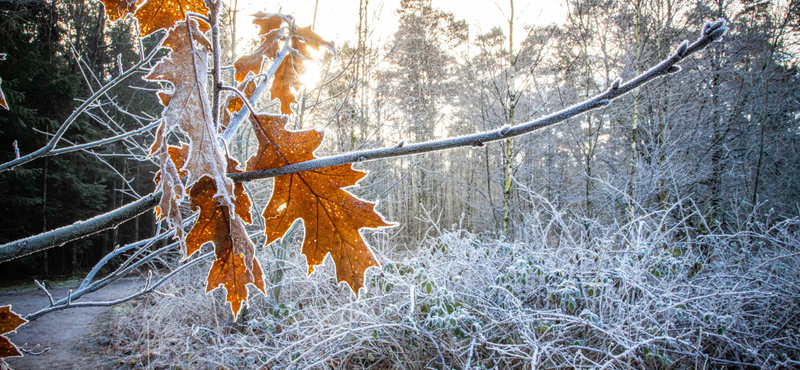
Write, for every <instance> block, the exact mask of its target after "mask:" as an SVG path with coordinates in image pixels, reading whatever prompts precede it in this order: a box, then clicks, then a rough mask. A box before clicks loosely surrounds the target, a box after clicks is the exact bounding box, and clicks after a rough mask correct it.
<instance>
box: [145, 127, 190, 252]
mask: <svg viewBox="0 0 800 370" xmlns="http://www.w3.org/2000/svg"><path fill="white" fill-rule="evenodd" d="M164 126H165V124H164V123H163V122H162V123H161V125H159V126H158V130H157V131H156V140H155V141H154V142H153V145H152V146H151V147H150V154H151V155H153V156H155V157H156V158H158V160H159V163H160V170H159V171H158V172H157V173H156V176H155V178H154V179H153V181H154V182H155V183H156V186H157V189H160V190H161V193H162V194H161V200H159V203H158V205H157V206H156V220H159V221H161V220H163V219H164V218H169V220H170V222H172V224H173V225H175V226H176V227H175V236H176V237H177V238H178V240H181V241H182V240H183V227H181V225H182V224H183V216H181V211H180V208H179V206H180V201H181V199H182V198H183V193H184V187H183V184H182V183H181V177H183V176H185V172H184V173H183V175H181V173H180V172H178V169H179V168H181V167H183V162H184V160H185V156H186V155H187V153H188V152H189V147H188V146H187V145H184V146H183V147H181V148H176V147H171V146H168V145H165V143H164V134H163V131H164ZM181 157H182V158H181ZM181 249H183V250H184V251H185V249H186V245H185V244H184V243H181Z"/></svg>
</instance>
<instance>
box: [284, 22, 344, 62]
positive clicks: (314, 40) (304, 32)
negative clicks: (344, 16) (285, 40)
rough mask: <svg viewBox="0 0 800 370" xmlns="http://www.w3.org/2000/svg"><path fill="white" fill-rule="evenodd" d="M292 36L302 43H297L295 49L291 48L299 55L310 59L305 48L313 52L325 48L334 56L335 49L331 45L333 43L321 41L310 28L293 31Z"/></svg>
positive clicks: (309, 54)
mask: <svg viewBox="0 0 800 370" xmlns="http://www.w3.org/2000/svg"><path fill="white" fill-rule="evenodd" d="M293 36H294V37H295V38H297V39H299V40H300V41H302V43H298V44H297V46H296V47H294V46H293V47H294V48H295V49H297V51H299V52H300V54H303V55H306V56H308V57H311V53H309V52H308V50H307V49H306V46H308V47H310V48H312V49H314V50H319V48H320V47H326V48H328V50H330V51H331V52H332V53H334V54H336V47H335V46H334V45H333V41H325V40H323V39H322V37H320V36H319V35H318V34H316V33H315V32H314V31H312V30H311V27H300V28H298V29H296V30H294V34H293Z"/></svg>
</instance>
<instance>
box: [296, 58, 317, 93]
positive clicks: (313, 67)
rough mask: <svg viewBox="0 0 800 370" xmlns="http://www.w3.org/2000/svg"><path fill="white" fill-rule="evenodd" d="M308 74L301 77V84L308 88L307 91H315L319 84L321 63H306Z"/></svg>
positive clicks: (310, 61) (311, 61) (313, 61)
mask: <svg viewBox="0 0 800 370" xmlns="http://www.w3.org/2000/svg"><path fill="white" fill-rule="evenodd" d="M304 66H305V67H306V73H304V74H303V75H302V76H300V82H302V83H303V85H304V86H305V87H306V91H310V90H313V89H314V88H315V87H317V84H318V83H319V77H320V76H319V74H320V69H319V62H318V61H317V60H309V61H306V62H305V63H304Z"/></svg>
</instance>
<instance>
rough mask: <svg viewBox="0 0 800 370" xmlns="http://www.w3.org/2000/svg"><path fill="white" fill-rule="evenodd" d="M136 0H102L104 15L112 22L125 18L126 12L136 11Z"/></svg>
mask: <svg viewBox="0 0 800 370" xmlns="http://www.w3.org/2000/svg"><path fill="white" fill-rule="evenodd" d="M138 3H139V1H138V0H103V5H104V6H105V8H106V15H108V19H109V20H111V21H112V22H114V21H116V20H118V19H123V18H125V17H126V16H127V15H128V14H133V13H134V12H135V11H136V6H137V5H138Z"/></svg>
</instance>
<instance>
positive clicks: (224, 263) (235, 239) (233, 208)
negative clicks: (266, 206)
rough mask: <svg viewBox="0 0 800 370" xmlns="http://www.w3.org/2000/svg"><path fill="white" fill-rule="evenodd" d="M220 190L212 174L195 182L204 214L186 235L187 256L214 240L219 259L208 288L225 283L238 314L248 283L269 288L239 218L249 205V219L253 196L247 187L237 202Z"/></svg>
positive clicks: (196, 204) (194, 199)
mask: <svg viewBox="0 0 800 370" xmlns="http://www.w3.org/2000/svg"><path fill="white" fill-rule="evenodd" d="M234 163H235V162H234ZM234 166H235V165H234ZM217 194H218V191H217V184H216V182H215V181H214V180H213V179H212V178H210V177H208V176H204V177H202V178H201V179H200V181H198V182H197V183H196V184H195V185H194V186H192V189H191V191H190V196H191V198H192V209H193V210H197V209H198V208H199V210H200V215H199V216H198V218H197V222H196V223H195V224H194V226H193V227H192V230H191V231H190V232H189V234H188V235H186V246H187V249H186V256H187V257H188V256H191V255H192V254H194V253H195V252H197V251H198V250H200V247H201V246H202V245H203V244H205V243H207V242H213V243H214V254H215V256H216V259H215V261H214V264H213V265H212V266H211V271H209V273H208V279H207V280H206V281H207V286H206V292H210V291H213V290H214V289H217V288H218V287H219V286H220V285H222V286H224V287H225V290H226V291H227V301H228V302H230V303H231V310H232V311H233V314H234V316H237V315H238V314H239V310H240V309H241V306H242V302H245V301H247V297H248V291H247V284H253V285H254V286H255V287H256V288H258V290H260V291H261V292H265V286H264V279H263V276H262V275H263V273H262V271H261V266H260V265H259V263H258V260H256V259H255V258H254V256H253V255H254V253H255V245H253V242H252V241H250V238H249V237H248V236H247V231H246V230H245V228H244V223H243V220H242V219H241V218H239V217H241V216H242V214H243V213H244V209H245V208H246V209H247V211H246V212H247V214H248V219H249V212H250V199H249V198H248V197H247V195H245V194H244V193H243V190H242V192H240V193H239V195H241V198H237V200H235V201H234V202H230V200H229V199H228V198H225V197H219V196H218V195H217ZM245 198H246V200H245ZM232 203H233V204H232ZM237 215H239V217H236V216H237Z"/></svg>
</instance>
